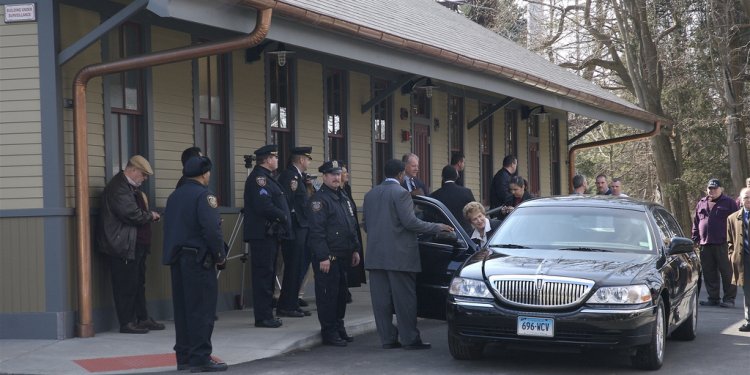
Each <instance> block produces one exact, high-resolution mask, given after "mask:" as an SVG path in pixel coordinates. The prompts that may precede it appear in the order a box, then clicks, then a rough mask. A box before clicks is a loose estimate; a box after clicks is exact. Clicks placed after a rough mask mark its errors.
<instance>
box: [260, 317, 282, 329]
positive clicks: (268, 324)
mask: <svg viewBox="0 0 750 375" xmlns="http://www.w3.org/2000/svg"><path fill="white" fill-rule="evenodd" d="M255 326H256V327H260V328H279V327H281V319H277V318H274V319H265V320H256V321H255Z"/></svg>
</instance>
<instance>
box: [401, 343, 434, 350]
mask: <svg viewBox="0 0 750 375" xmlns="http://www.w3.org/2000/svg"><path fill="white" fill-rule="evenodd" d="M429 348H432V345H430V343H429V342H422V341H417V342H415V343H413V344H409V345H404V349H406V350H423V349H429Z"/></svg>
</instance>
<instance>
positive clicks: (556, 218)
mask: <svg viewBox="0 0 750 375" xmlns="http://www.w3.org/2000/svg"><path fill="white" fill-rule="evenodd" d="M653 238H654V236H653V234H652V232H651V226H650V225H649V222H648V216H647V214H646V213H645V212H639V211H633V210H625V209H612V208H597V207H520V208H518V209H516V211H515V212H514V213H513V214H512V215H510V216H509V217H508V218H507V219H506V220H505V221H504V222H503V224H502V226H500V228H499V229H498V231H497V233H496V234H495V235H494V236H493V237H492V238H491V239H490V243H489V245H490V246H491V245H502V244H514V245H521V246H526V247H531V248H543V249H560V248H573V247H586V248H593V249H602V250H608V251H624V252H644V253H646V252H654V251H655V250H656V247H655V245H654V239H653Z"/></svg>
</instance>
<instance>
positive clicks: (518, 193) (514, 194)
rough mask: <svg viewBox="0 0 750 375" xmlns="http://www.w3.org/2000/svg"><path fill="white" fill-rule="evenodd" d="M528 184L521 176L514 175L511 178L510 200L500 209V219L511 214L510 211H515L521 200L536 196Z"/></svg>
mask: <svg viewBox="0 0 750 375" xmlns="http://www.w3.org/2000/svg"><path fill="white" fill-rule="evenodd" d="M528 186H529V184H528V183H527V182H526V180H524V178H523V177H521V176H513V177H511V178H510V185H509V189H508V190H510V197H508V200H506V201H505V204H504V205H503V207H502V208H501V209H500V220H503V219H505V217H506V216H508V215H510V213H511V212H513V210H514V209H515V208H516V207H517V206H518V205H519V204H521V202H524V201H527V200H529V199H531V198H533V197H534V196H533V195H531V193H529V192H528Z"/></svg>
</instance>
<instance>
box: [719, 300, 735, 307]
mask: <svg viewBox="0 0 750 375" xmlns="http://www.w3.org/2000/svg"><path fill="white" fill-rule="evenodd" d="M719 306H720V307H727V308H731V307H734V301H724V302H722V303H720V304H719Z"/></svg>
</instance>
